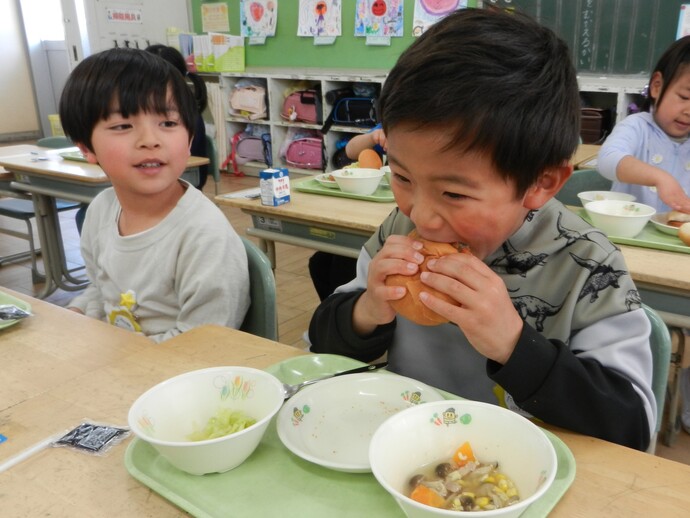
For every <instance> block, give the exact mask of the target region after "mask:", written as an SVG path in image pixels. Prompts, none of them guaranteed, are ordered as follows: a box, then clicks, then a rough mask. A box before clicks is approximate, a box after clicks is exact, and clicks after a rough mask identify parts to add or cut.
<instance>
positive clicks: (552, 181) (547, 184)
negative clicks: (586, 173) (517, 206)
mask: <svg viewBox="0 0 690 518" xmlns="http://www.w3.org/2000/svg"><path fill="white" fill-rule="evenodd" d="M572 174H573V165H572V164H570V163H568V164H564V165H561V166H559V167H554V168H552V169H547V170H546V171H544V172H543V173H542V175H541V176H540V177H539V179H538V180H537V182H536V183H535V184H534V185H533V186H531V187H530V188H529V189H527V193H526V194H525V197H524V200H523V205H524V206H525V208H528V209H539V208H541V207H542V206H543V205H544V204H545V203H546V202H547V201H549V200H550V199H551V198H553V197H554V196H556V194H557V193H558V191H560V190H561V187H563V185H564V184H565V182H567V181H568V178H570V175H572Z"/></svg>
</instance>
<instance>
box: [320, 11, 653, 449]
mask: <svg viewBox="0 0 690 518" xmlns="http://www.w3.org/2000/svg"><path fill="white" fill-rule="evenodd" d="M428 92H434V95H429V94H428ZM379 103H380V110H379V113H380V114H381V117H382V121H383V129H384V132H385V134H386V138H387V151H388V162H389V165H390V167H391V189H392V191H393V194H394V196H395V200H396V202H397V208H396V209H395V210H394V211H393V212H392V213H391V214H390V215H389V216H388V217H387V219H386V220H385V221H384V222H383V223H382V224H381V226H380V227H379V229H378V231H377V232H375V233H374V235H373V236H372V237H371V239H369V241H367V243H365V245H364V247H363V248H362V250H361V251H360V255H359V258H358V262H357V276H356V278H355V279H354V280H352V281H351V282H349V283H348V284H345V285H344V286H340V287H339V288H338V289H337V290H336V291H335V293H333V294H332V295H331V296H329V297H328V298H327V299H325V300H324V301H323V302H322V303H321V304H320V305H319V307H318V308H317V310H316V312H315V314H314V316H313V318H312V321H311V324H310V328H309V338H310V341H311V344H312V345H311V350H312V351H313V352H322V353H335V354H343V355H347V356H350V357H352V358H356V359H359V360H362V361H367V362H369V361H373V360H375V359H376V358H378V357H380V356H382V355H384V354H387V358H388V368H389V369H390V370H391V371H393V372H396V373H399V374H402V375H405V376H409V377H412V378H416V379H418V380H420V381H423V382H425V383H428V384H430V385H433V386H435V387H438V388H440V389H444V390H446V391H449V392H451V393H453V394H456V395H458V396H461V397H464V398H469V399H474V400H479V401H485V402H490V403H494V404H497V405H501V406H505V407H508V408H510V409H513V410H515V411H516V412H520V413H521V414H523V415H526V416H528V417H533V418H536V419H539V420H541V421H544V422H547V423H550V424H553V425H556V426H560V427H564V428H568V429H570V430H574V431H576V432H579V433H584V434H588V435H592V436H596V437H600V438H603V439H606V440H609V441H613V442H617V443H620V444H624V445H626V446H630V447H633V448H637V449H640V450H644V449H646V448H647V446H648V445H649V442H650V437H651V436H652V433H653V430H654V427H655V423H656V415H657V408H656V403H655V399H654V394H653V392H652V388H651V380H652V358H651V351H650V346H649V332H650V324H649V321H648V319H647V317H646V314H645V312H644V310H643V309H642V308H641V307H640V303H639V296H638V295H637V290H636V287H635V285H634V283H633V281H632V279H631V278H630V275H629V273H628V271H627V268H626V265H625V262H624V260H623V257H622V255H621V253H620V250H618V248H617V247H616V246H615V245H613V244H612V243H611V242H610V241H609V240H608V239H607V238H606V236H605V235H604V234H603V233H601V232H600V231H598V230H597V229H594V228H592V227H591V226H590V225H588V224H587V223H586V222H585V221H584V220H582V219H581V218H579V217H578V216H577V215H575V214H574V213H573V212H571V211H569V210H568V209H567V208H566V207H564V206H563V205H562V204H561V203H560V202H559V201H557V200H556V199H555V198H554V195H555V194H556V193H557V192H558V190H559V189H560V188H561V186H562V185H563V184H564V183H565V181H566V180H567V179H568V177H569V176H570V174H571V173H572V167H571V166H570V165H569V159H570V157H571V156H572V154H573V151H574V150H575V148H576V146H577V144H578V133H579V111H580V104H579V93H578V86H577V79H576V72H575V69H574V68H573V65H572V63H571V60H570V51H569V50H568V48H567V46H566V45H565V43H564V42H563V41H561V40H560V39H558V38H557V37H556V36H555V35H554V33H553V32H552V31H550V30H549V29H546V28H544V27H541V26H540V25H538V24H537V23H536V22H534V21H532V20H531V19H529V18H527V17H525V16H522V15H520V14H517V13H513V14H505V13H503V12H494V11H490V10H486V9H461V10H459V11H456V12H454V13H453V14H451V15H449V16H447V17H445V18H444V19H442V20H440V21H439V22H437V23H435V24H434V25H433V26H432V27H431V28H430V29H429V30H428V31H426V32H425V33H424V34H423V35H422V36H421V37H419V38H418V39H416V40H415V41H414V43H412V45H411V46H410V47H409V48H408V49H407V50H405V51H404V52H403V53H402V55H401V56H400V58H399V59H398V62H397V63H396V65H395V66H394V67H393V69H392V70H391V71H390V73H389V75H388V76H387V78H386V82H385V84H384V86H383V90H382V92H381V96H380V99H379ZM412 230H415V231H416V234H413V235H409V234H410V232H411V231H412ZM430 242H436V243H444V244H446V245H448V244H452V243H458V242H460V243H465V244H466V245H467V246H468V247H469V249H470V250H471V252H472V253H451V254H443V253H434V255H433V257H430V250H431V249H432V248H433V247H434V246H436V245H430ZM448 246H450V245H448ZM417 276H418V278H419V283H418V284H415V285H414V286H415V287H414V288H411V287H410V285H409V284H405V283H399V282H397V281H395V282H392V281H393V280H395V279H400V278H404V277H408V278H410V279H414V278H416V277H417ZM440 294H442V295H440ZM409 296H411V297H412V298H413V299H414V300H415V302H416V303H419V304H420V305H421V306H419V307H418V308H417V309H414V310H413V311H412V313H411V314H408V313H407V311H406V310H404V309H403V308H402V306H401V304H403V303H401V302H400V301H404V300H405V298H406V297H409ZM420 307H421V308H424V309H419V308H420ZM427 309H428V310H430V311H431V312H433V313H435V314H437V315H438V316H439V317H440V318H441V319H442V320H447V321H448V322H447V323H438V324H437V325H420V323H418V320H419V319H420V318H421V317H420V314H421V313H423V312H426V310H427ZM422 324H423V323H422Z"/></svg>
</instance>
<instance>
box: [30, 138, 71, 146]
mask: <svg viewBox="0 0 690 518" xmlns="http://www.w3.org/2000/svg"><path fill="white" fill-rule="evenodd" d="M36 145H37V146H41V147H49V148H51V149H60V148H63V147H72V146H74V143H73V142H72V141H71V140H70V139H69V138H67V137H43V138H40V139H38V140H37V141H36Z"/></svg>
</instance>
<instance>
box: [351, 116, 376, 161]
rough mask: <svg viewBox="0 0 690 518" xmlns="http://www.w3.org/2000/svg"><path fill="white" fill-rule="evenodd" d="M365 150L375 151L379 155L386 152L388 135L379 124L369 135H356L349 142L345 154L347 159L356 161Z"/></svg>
mask: <svg viewBox="0 0 690 518" xmlns="http://www.w3.org/2000/svg"><path fill="white" fill-rule="evenodd" d="M365 149H373V150H374V151H376V152H377V153H378V154H379V155H383V154H384V153H385V152H386V134H385V133H384V132H383V129H381V124H377V125H376V126H374V127H373V128H372V129H371V131H369V132H367V133H362V134H361V135H355V136H354V137H352V138H351V139H350V140H348V142H347V145H346V146H345V153H346V154H347V158H349V159H351V160H352V161H356V160H357V158H358V157H359V154H360V153H361V152H362V151H364V150H365Z"/></svg>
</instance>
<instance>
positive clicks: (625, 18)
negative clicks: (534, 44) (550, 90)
mask: <svg viewBox="0 0 690 518" xmlns="http://www.w3.org/2000/svg"><path fill="white" fill-rule="evenodd" d="M683 3H688V0H510V1H505V0H496V1H494V0H487V1H485V2H484V5H485V6H487V5H493V6H497V7H501V8H508V9H517V10H519V11H522V12H525V13H527V14H530V15H532V16H533V17H535V18H536V19H538V20H539V21H540V22H541V23H542V24H544V25H546V26H547V27H550V28H551V29H553V30H554V31H555V32H556V33H557V34H559V35H560V36H561V37H562V38H563V39H564V40H565V41H566V42H567V43H568V45H569V47H570V48H571V50H572V52H573V59H574V62H575V64H576V66H577V69H578V70H579V71H580V72H587V73H601V74H629V75H633V74H644V75H648V74H649V73H650V71H651V70H652V69H653V68H654V65H655V64H656V62H657V60H658V59H659V56H661V54H662V53H663V52H664V50H666V48H667V47H668V46H669V45H670V44H671V43H672V42H673V41H674V40H675V39H676V30H677V27H678V17H679V14H680V6H681V4H683Z"/></svg>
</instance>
